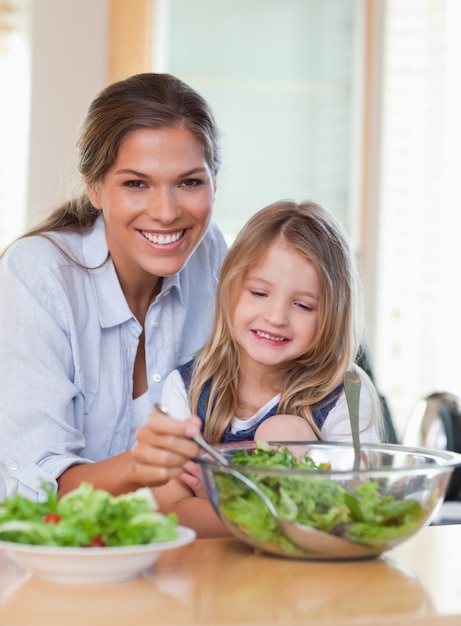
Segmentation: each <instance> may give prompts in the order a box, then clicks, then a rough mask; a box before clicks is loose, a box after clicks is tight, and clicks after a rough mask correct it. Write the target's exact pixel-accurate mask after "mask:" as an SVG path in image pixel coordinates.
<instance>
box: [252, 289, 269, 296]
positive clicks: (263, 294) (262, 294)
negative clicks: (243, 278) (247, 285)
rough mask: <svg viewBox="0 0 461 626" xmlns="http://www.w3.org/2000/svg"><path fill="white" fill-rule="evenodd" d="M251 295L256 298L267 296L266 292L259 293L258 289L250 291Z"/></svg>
mask: <svg viewBox="0 0 461 626" xmlns="http://www.w3.org/2000/svg"><path fill="white" fill-rule="evenodd" d="M250 293H251V295H252V296H255V297H256V298H264V297H265V296H266V293H265V292H264V291H259V290H258V289H250Z"/></svg>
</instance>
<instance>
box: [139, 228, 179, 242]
mask: <svg viewBox="0 0 461 626" xmlns="http://www.w3.org/2000/svg"><path fill="white" fill-rule="evenodd" d="M141 232H142V234H143V235H144V237H145V238H146V239H148V240H149V241H151V242H152V243H157V244H160V245H166V244H169V243H174V242H175V241H178V239H181V237H182V236H183V235H184V231H183V230H180V231H179V232H177V233H169V234H168V235H153V234H152V233H148V232H146V231H145V230H142V231H141Z"/></svg>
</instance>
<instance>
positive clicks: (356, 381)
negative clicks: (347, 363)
mask: <svg viewBox="0 0 461 626" xmlns="http://www.w3.org/2000/svg"><path fill="white" fill-rule="evenodd" d="M343 382H344V392H345V394H346V402H347V408H348V409H349V418H350V421H351V432H352V445H353V446H354V471H355V470H358V469H360V434H359V406H360V387H361V382H360V376H359V375H358V373H357V370H355V369H349V370H347V372H346V373H345V374H344V381H343Z"/></svg>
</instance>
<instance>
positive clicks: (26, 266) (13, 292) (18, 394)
mask: <svg viewBox="0 0 461 626" xmlns="http://www.w3.org/2000/svg"><path fill="white" fill-rule="evenodd" d="M0 289H1V296H0V461H1V465H2V467H1V470H0V476H1V477H2V478H3V479H1V478H0V498H1V497H2V496H3V497H5V496H7V495H8V496H10V495H12V494H13V493H15V492H17V493H20V494H21V495H24V496H26V497H29V498H31V499H41V498H43V496H44V486H45V484H51V485H54V486H57V482H56V478H57V477H58V476H60V474H62V472H63V471H64V470H66V469H67V468H68V467H70V466H71V465H73V464H74V463H76V462H77V461H78V462H89V461H85V460H84V459H79V457H78V453H79V450H80V449H81V448H82V447H83V445H84V440H83V435H82V433H81V432H79V430H78V428H77V427H76V424H75V419H74V411H75V410H76V407H78V404H79V402H81V399H79V397H78V389H77V387H76V385H75V384H74V375H75V374H74V372H73V371H72V370H73V363H72V350H71V346H70V342H69V339H68V335H67V333H66V328H65V326H66V324H65V319H64V317H65V316H64V314H63V310H62V309H61V308H60V305H61V303H59V302H58V301H57V298H56V297H55V296H56V294H55V293H54V292H53V289H52V288H51V285H50V283H49V282H47V280H46V278H45V276H44V275H42V274H41V272H40V271H38V269H37V268H36V266H35V265H34V263H33V262H32V261H31V259H30V258H29V255H28V254H27V253H24V252H21V253H15V254H14V255H11V257H10V256H9V255H8V256H7V257H4V258H3V259H2V261H1V264H0Z"/></svg>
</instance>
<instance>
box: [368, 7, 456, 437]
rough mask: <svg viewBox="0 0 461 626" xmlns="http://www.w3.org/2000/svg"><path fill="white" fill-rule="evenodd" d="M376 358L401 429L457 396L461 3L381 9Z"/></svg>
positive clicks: (382, 382)
mask: <svg viewBox="0 0 461 626" xmlns="http://www.w3.org/2000/svg"><path fill="white" fill-rule="evenodd" d="M384 17H385V30H384V32H385V37H384V51H383V52H384V56H383V59H384V66H383V69H384V75H383V86H382V91H383V103H382V128H381V135H382V139H381V144H382V150H381V167H380V170H381V171H380V193H379V199H378V202H379V225H378V272H377V276H376V296H375V297H376V311H377V318H376V321H375V324H374V328H375V333H376V334H375V344H374V345H375V350H374V352H375V361H376V364H377V369H378V370H379V382H380V385H381V388H382V391H383V392H384V393H385V394H386V395H387V397H388V398H389V399H390V401H391V403H392V412H393V415H394V419H395V421H396V423H397V424H398V425H400V426H401V427H403V426H404V425H405V424H406V420H407V418H408V416H409V413H410V412H411V409H412V408H413V406H414V404H415V403H416V401H417V400H418V398H420V397H421V396H424V395H426V394H429V393H432V392H433V391H444V390H446V391H450V392H452V393H456V394H458V395H461V374H460V367H459V359H460V355H461V331H460V316H459V302H460V298H459V275H458V274H459V267H460V262H459V250H460V247H461V246H460V241H459V235H460V232H461V210H460V205H459V184H458V180H459V176H460V171H459V145H460V143H461V123H460V118H459V112H460V111H461V89H460V81H459V59H460V58H461V40H460V37H459V24H460V23H461V3H459V1H458V0H418V1H417V2H414V1H411V0H388V1H387V2H386V3H385V16H384Z"/></svg>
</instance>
